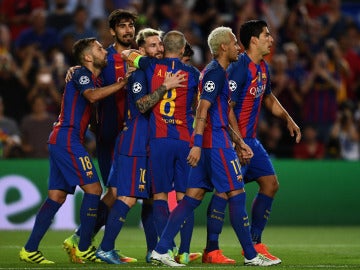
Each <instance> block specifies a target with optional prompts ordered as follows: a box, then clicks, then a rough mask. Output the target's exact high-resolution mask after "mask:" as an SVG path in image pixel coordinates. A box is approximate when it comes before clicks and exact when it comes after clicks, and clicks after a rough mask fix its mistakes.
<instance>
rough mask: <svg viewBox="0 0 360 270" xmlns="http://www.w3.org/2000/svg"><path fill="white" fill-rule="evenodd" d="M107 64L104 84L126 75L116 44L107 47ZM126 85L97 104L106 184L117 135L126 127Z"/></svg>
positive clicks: (101, 165)
mask: <svg viewBox="0 0 360 270" xmlns="http://www.w3.org/2000/svg"><path fill="white" fill-rule="evenodd" d="M107 51H108V55H107V60H108V64H107V66H106V67H105V68H104V69H103V70H102V76H103V78H104V81H103V85H102V86H107V85H111V84H113V83H115V82H117V81H119V80H121V79H123V78H124V77H125V74H126V63H125V62H124V61H123V59H122V58H121V55H120V54H119V53H117V51H116V50H115V48H114V46H113V45H111V46H109V47H108V48H107ZM126 95H127V90H126V87H124V88H123V89H121V90H120V91H117V92H116V93H115V94H112V95H110V96H108V97H106V98H104V99H102V100H100V101H99V102H98V104H97V109H96V142H97V143H96V150H97V157H98V162H99V168H100V171H101V175H102V178H103V181H104V184H105V185H106V183H107V179H108V175H109V171H110V168H111V164H112V161H113V158H114V147H115V141H116V137H117V135H118V134H119V132H120V131H121V130H122V129H123V127H124V121H125V111H126Z"/></svg>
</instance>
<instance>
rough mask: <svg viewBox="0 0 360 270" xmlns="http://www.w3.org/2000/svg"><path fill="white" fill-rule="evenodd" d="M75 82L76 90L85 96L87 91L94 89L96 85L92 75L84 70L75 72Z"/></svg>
mask: <svg viewBox="0 0 360 270" xmlns="http://www.w3.org/2000/svg"><path fill="white" fill-rule="evenodd" d="M73 81H74V85H75V89H76V90H77V91H80V94H83V93H84V91H85V90H87V89H94V88H95V83H94V80H93V79H92V77H91V73H89V72H86V71H85V70H83V69H79V70H77V71H75V73H74V76H73Z"/></svg>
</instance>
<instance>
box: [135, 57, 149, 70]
mask: <svg viewBox="0 0 360 270" xmlns="http://www.w3.org/2000/svg"><path fill="white" fill-rule="evenodd" d="M151 61H152V58H151V57H148V56H141V57H140V59H139V62H138V65H139V68H140V69H141V70H146V69H147V68H148V67H149V66H150V64H151Z"/></svg>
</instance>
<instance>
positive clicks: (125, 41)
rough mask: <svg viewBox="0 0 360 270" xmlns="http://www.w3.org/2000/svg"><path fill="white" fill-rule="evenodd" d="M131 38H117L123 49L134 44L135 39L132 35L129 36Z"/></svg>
mask: <svg viewBox="0 0 360 270" xmlns="http://www.w3.org/2000/svg"><path fill="white" fill-rule="evenodd" d="M127 36H129V38H124V37H123V38H118V37H116V41H117V43H119V44H120V45H121V46H123V47H130V46H131V44H132V42H133V39H134V37H133V36H132V35H127Z"/></svg>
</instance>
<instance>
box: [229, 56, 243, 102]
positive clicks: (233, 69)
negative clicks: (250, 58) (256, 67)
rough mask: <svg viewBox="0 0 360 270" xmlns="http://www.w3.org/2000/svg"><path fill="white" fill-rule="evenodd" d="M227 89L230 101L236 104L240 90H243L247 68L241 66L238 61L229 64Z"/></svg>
mask: <svg viewBox="0 0 360 270" xmlns="http://www.w3.org/2000/svg"><path fill="white" fill-rule="evenodd" d="M227 73H228V79H229V87H230V90H231V100H232V101H235V102H237V101H238V100H239V96H240V94H241V90H242V89H243V88H244V83H245V81H246V76H247V68H246V69H245V68H244V65H241V62H240V60H238V61H237V62H234V63H231V64H230V66H229V67H228V69H227Z"/></svg>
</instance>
